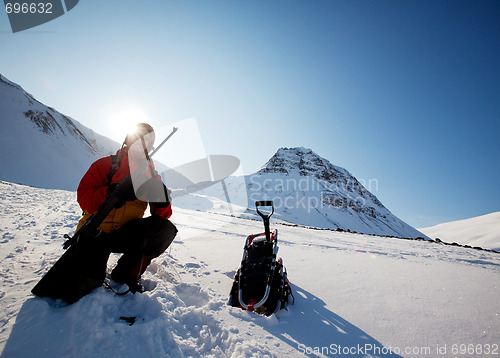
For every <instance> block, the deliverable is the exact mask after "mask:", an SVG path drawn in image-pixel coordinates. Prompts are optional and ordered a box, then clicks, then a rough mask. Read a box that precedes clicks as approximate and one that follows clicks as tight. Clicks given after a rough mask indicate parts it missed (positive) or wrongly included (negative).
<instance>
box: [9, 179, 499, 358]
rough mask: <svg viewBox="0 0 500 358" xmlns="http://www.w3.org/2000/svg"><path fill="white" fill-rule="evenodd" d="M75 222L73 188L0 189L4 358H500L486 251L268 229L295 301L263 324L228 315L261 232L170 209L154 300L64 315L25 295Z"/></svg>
mask: <svg viewBox="0 0 500 358" xmlns="http://www.w3.org/2000/svg"><path fill="white" fill-rule="evenodd" d="M206 200H209V199H207V198H206ZM79 216H80V209H79V207H78V204H77V203H76V193H75V192H73V191H64V190H51V189H40V188H34V187H29V186H23V185H18V184H12V183H8V182H0V222H1V225H0V235H1V238H0V260H1V262H2V270H0V280H1V286H0V307H1V308H0V352H1V356H2V358H7V357H97V358H98V357H138V356H139V357H269V356H272V357H304V356H309V357H317V356H319V357H324V356H331V357H333V356H360V357H365V356H366V357H397V356H402V357H410V356H420V357H422V356H428V357H437V356H439V357H453V356H459V355H460V354H458V353H457V352H458V350H459V349H461V347H460V345H462V344H463V345H472V344H473V345H474V349H479V348H477V347H478V345H480V347H481V348H482V349H483V351H484V350H485V349H487V348H488V347H489V349H490V350H494V349H495V347H496V351H497V352H498V342H500V317H499V315H500V304H499V300H498V297H499V293H500V292H499V282H500V280H499V278H500V255H499V254H496V253H493V252H487V251H479V250H473V249H467V248H462V247H454V246H445V245H440V244H437V243H434V242H428V241H416V240H402V239H396V238H387V237H379V236H373V235H363V234H352V233H345V232H335V231H330V230H314V229H310V228H304V227H300V226H297V227H291V226H286V225H281V224H279V223H277V221H276V220H274V219H272V220H271V225H272V227H275V228H278V230H279V238H280V243H279V245H280V251H279V256H281V257H282V258H283V259H284V264H285V266H286V268H287V270H288V276H289V279H290V280H291V283H292V289H293V291H294V296H295V304H294V305H291V306H290V307H289V310H288V311H282V312H280V314H279V315H278V316H272V317H263V316H258V315H256V314H253V313H250V312H246V311H243V310H240V309H238V308H233V307H229V306H227V305H226V302H227V299H228V294H229V291H230V288H231V284H232V278H233V275H234V273H235V271H236V269H237V267H238V265H239V262H240V260H241V254H242V248H243V243H244V240H245V237H246V236H247V235H248V234H251V233H259V232H262V223H261V222H260V221H258V220H250V219H248V218H247V219H244V218H234V217H230V216H228V215H221V214H219V213H213V212H202V211H193V210H188V209H181V208H174V215H173V217H172V221H173V222H174V223H175V224H176V225H177V227H178V228H179V234H178V237H177V238H176V240H175V241H174V243H173V244H172V245H171V247H170V248H169V249H168V250H167V252H165V253H164V254H163V255H161V256H160V257H159V258H157V259H155V260H154V261H153V263H152V264H151V265H150V267H149V268H148V270H147V271H146V273H145V275H144V279H145V280H147V281H146V283H147V284H148V285H151V286H154V285H156V287H155V288H154V290H152V291H148V292H145V293H143V294H135V295H133V294H130V293H129V294H127V295H125V296H122V297H120V296H116V295H114V294H113V293H112V292H110V291H109V290H106V289H104V288H98V289H96V290H94V291H93V292H92V293H91V294H89V295H88V296H86V297H84V298H82V299H81V300H80V301H78V302H76V303H75V304H73V305H70V306H67V305H64V304H63V303H62V302H58V301H54V300H51V299H41V298H36V297H34V296H33V295H31V293H30V290H31V288H32V287H33V286H34V284H35V283H36V282H37V281H38V280H39V279H40V277H41V276H42V275H43V273H45V272H46V271H47V270H48V269H49V268H50V266H51V265H52V264H53V263H54V262H55V261H56V260H57V258H58V257H59V256H60V255H61V254H62V252H63V250H62V248H61V245H62V243H63V241H64V239H63V237H62V235H63V234H64V233H71V232H72V231H73V230H74V228H75V226H76V223H77V221H78V219H79ZM116 260H117V256H116V255H114V256H112V257H111V259H110V262H109V265H108V270H111V268H112V267H113V264H114V263H115V262H116ZM120 317H137V318H136V321H135V323H133V324H132V325H130V324H129V323H127V321H125V320H123V319H120ZM462 348H463V347H462ZM346 349H349V352H350V353H352V354H344V353H349V352H347V351H346ZM391 353H394V354H391ZM417 353H418V354H417ZM462 356H466V355H463V354H462ZM468 356H483V355H481V354H472V355H468ZM485 356H486V355H485Z"/></svg>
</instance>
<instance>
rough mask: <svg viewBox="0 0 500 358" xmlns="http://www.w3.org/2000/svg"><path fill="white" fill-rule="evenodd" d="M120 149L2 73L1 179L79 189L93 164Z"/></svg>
mask: <svg viewBox="0 0 500 358" xmlns="http://www.w3.org/2000/svg"><path fill="white" fill-rule="evenodd" d="M118 148H119V144H118V143H116V142H114V141H112V140H111V139H109V138H106V137H104V136H101V135H99V134H97V133H95V132H93V131H92V130H91V129H89V128H87V127H85V126H83V125H81V124H80V123H78V122H77V121H75V120H74V119H72V118H70V117H68V116H65V115H63V114H61V113H59V112H57V111H56V110H55V109H54V108H51V107H48V106H46V105H44V104H42V103H40V102H39V101H37V100H36V99H35V98H34V97H33V96H32V95H30V94H29V93H27V92H25V91H24V90H23V89H22V88H21V86H19V85H17V84H15V83H13V82H11V81H9V80H8V79H6V78H5V77H4V76H2V75H0V153H2V156H1V158H0V179H2V180H7V181H11V182H16V183H22V184H27V185H33V186H38V187H42V188H53V189H69V190H75V189H76V187H77V186H78V183H79V181H80V179H81V176H82V175H83V173H85V171H86V170H87V169H88V168H89V166H90V164H91V163H92V162H93V161H95V160H96V159H98V158H100V157H102V156H104V155H109V154H111V153H114V152H115V151H116V150H117V149H118Z"/></svg>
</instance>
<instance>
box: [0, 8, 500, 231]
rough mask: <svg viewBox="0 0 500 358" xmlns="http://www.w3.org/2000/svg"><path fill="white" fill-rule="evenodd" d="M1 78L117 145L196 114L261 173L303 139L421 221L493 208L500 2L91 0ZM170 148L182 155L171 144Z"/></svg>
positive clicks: (25, 48)
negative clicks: (128, 133)
mask: <svg viewBox="0 0 500 358" xmlns="http://www.w3.org/2000/svg"><path fill="white" fill-rule="evenodd" d="M0 49H1V56H0V73H1V74H2V75H4V76H6V77H7V78H8V79H9V80H11V81H13V82H16V83H18V84H20V85H21V86H22V87H23V88H24V89H25V90H26V91H28V92H29V93H31V94H32V95H34V96H35V98H37V99H38V100H40V101H41V102H43V103H44V104H47V105H49V106H51V107H54V108H55V109H57V110H58V111H59V112H61V113H63V114H66V115H69V116H70V117H72V118H74V119H76V120H77V121H79V122H80V123H82V124H84V125H86V126H87V127H90V128H92V129H93V130H95V131H96V132H98V133H100V134H103V135H106V136H108V137H110V138H112V139H115V140H116V141H118V142H121V141H122V140H123V130H124V127H125V123H128V122H130V121H135V119H138V121H147V122H149V123H151V124H152V125H153V126H154V127H163V126H166V125H168V124H170V123H173V122H176V121H181V120H185V119H189V118H193V117H194V118H196V122H197V125H198V128H199V131H200V134H201V137H202V140H203V144H204V147H205V151H206V152H207V154H227V155H233V156H236V157H238V158H240V159H241V163H242V167H243V171H244V172H245V173H251V172H254V171H257V170H258V169H259V168H260V167H261V166H262V165H264V164H265V163H266V162H267V160H268V159H269V158H270V157H271V156H272V155H273V154H274V153H275V152H276V150H277V149H278V148H280V147H296V146H303V147H307V148H310V149H312V150H313V151H315V152H316V153H317V154H319V155H320V156H322V157H324V158H326V159H328V160H329V161H330V162H332V163H333V164H335V165H337V166H341V167H344V168H346V169H347V170H349V171H350V172H351V173H352V174H353V175H354V176H355V177H356V178H358V179H359V180H361V181H362V182H366V183H370V185H369V187H367V188H368V189H369V190H370V191H371V192H372V193H373V194H375V195H376V196H377V197H378V198H379V199H380V201H381V202H382V203H383V204H384V205H385V206H386V207H387V208H388V209H389V210H391V211H392V212H393V213H394V214H395V215H396V216H398V217H399V218H401V219H402V220H404V221H406V222H407V223H409V224H410V225H412V226H414V227H417V228H419V227H428V226H432V225H436V224H438V223H442V222H447V221H453V220H460V219H465V218H470V217H474V216H479V215H484V214H488V213H491V212H494V211H500V190H499V189H498V184H497V183H496V181H497V180H498V178H500V165H499V164H500V160H499V157H500V144H499V143H500V141H499V137H500V65H499V64H500V1H498V0H476V1H468V0H467V1H461V0H454V1H444V0H433V1H406V0H377V1H368V0H364V1H359V0H349V1H347V0H343V1H342V0H198V1H195V0H182V1H178V0H175V1H171V0H168V1H161V2H160V1H152V0H144V1H140V2H139V1H127V0H125V1H123V0H122V1H117V0H115V1H106V2H103V1H97V0H82V1H80V2H79V3H78V5H77V6H76V7H75V8H74V9H72V10H71V11H69V12H67V13H66V14H65V15H63V16H61V17H59V18H57V19H55V20H53V21H51V22H48V23H46V24H43V25H41V26H38V27H35V28H33V29H29V30H25V31H22V32H18V33H15V34H14V33H12V31H11V28H10V25H9V22H8V18H7V15H6V12H5V10H4V9H0ZM169 154H171V155H172V156H175V155H176V153H169Z"/></svg>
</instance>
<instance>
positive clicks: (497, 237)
mask: <svg viewBox="0 0 500 358" xmlns="http://www.w3.org/2000/svg"><path fill="white" fill-rule="evenodd" d="M419 230H420V231H422V232H423V233H425V234H426V235H427V236H429V237H432V238H439V239H440V240H442V241H444V242H449V243H452V242H456V243H458V244H461V245H470V246H478V247H482V248H485V249H491V250H496V251H500V212H495V213H491V214H487V215H482V216H478V217H475V218H470V219H465V220H459V221H452V222H447V223H443V224H439V225H436V226H432V227H427V228H423V229H419Z"/></svg>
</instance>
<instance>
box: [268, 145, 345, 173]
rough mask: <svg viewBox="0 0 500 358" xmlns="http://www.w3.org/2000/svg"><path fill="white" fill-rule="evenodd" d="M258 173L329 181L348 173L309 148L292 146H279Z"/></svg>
mask: <svg viewBox="0 0 500 358" xmlns="http://www.w3.org/2000/svg"><path fill="white" fill-rule="evenodd" d="M259 173H261V174H264V173H282V174H288V175H290V174H295V173H298V174H299V175H300V176H313V177H315V178H316V179H318V180H326V181H329V180H331V179H332V178H338V177H339V176H345V175H346V174H348V175H349V176H350V174H349V173H348V172H347V171H346V170H345V169H344V168H340V167H337V166H335V165H333V164H332V163H330V162H329V161H328V160H326V159H325V158H322V157H320V156H319V155H318V154H316V153H315V152H313V151H312V150H311V149H309V148H305V147H292V148H287V147H283V148H279V149H278V151H277V152H276V153H275V154H274V155H273V156H272V157H271V159H269V161H268V162H267V163H266V164H265V165H264V166H263V167H262V168H261V169H260V171H259Z"/></svg>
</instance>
